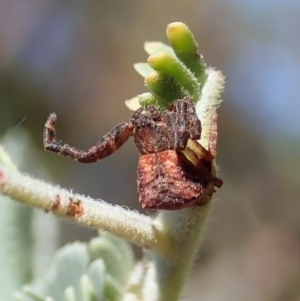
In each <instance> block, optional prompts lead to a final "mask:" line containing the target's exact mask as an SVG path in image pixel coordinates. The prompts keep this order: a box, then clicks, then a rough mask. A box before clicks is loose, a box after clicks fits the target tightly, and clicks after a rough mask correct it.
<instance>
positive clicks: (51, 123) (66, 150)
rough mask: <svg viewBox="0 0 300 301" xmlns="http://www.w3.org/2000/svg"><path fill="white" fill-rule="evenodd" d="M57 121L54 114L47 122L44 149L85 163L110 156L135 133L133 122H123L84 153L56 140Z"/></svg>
mask: <svg viewBox="0 0 300 301" xmlns="http://www.w3.org/2000/svg"><path fill="white" fill-rule="evenodd" d="M56 119H57V118H56V115H55V114H54V113H52V114H50V116H49V118H48V120H47V121H46V124H45V128H44V139H43V140H44V148H45V149H46V150H49V151H52V152H54V153H58V154H60V155H63V156H66V157H71V158H72V159H74V160H77V161H79V162H83V163H91V162H95V161H97V160H100V159H103V158H105V157H107V156H109V155H110V154H112V153H113V152H115V151H116V150H117V149H119V148H120V147H121V146H122V145H123V144H124V143H125V142H126V141H127V140H128V138H129V137H130V136H132V133H133V126H132V124H131V122H130V121H127V122H122V123H120V124H118V125H117V126H115V127H114V128H113V129H111V130H110V131H109V132H108V133H107V134H106V135H104V136H103V138H102V139H101V140H100V141H98V142H97V143H96V144H95V145H93V146H91V147H90V148H89V149H88V150H87V151H84V150H80V149H77V148H75V147H72V146H70V145H68V144H65V143H63V142H61V141H57V140H56V131H55V123H56Z"/></svg>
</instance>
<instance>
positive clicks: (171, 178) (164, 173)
mask: <svg viewBox="0 0 300 301" xmlns="http://www.w3.org/2000/svg"><path fill="white" fill-rule="evenodd" d="M137 182H138V193H139V202H140V203H141V204H142V207H143V208H150V209H167V210H178V209H181V208H184V207H186V206H187V205H191V204H192V203H193V202H195V201H196V200H197V199H198V198H199V197H200V196H201V194H202V193H203V191H204V189H205V184H206V183H205V181H203V179H201V178H197V175H195V174H193V173H191V172H190V170H189V169H188V168H187V166H185V164H184V162H183V160H181V159H180V156H179V155H178V154H177V152H176V151H173V150H167V151H162V152H159V153H157V154H149V155H144V156H141V157H140V160H139V165H138V180H137Z"/></svg>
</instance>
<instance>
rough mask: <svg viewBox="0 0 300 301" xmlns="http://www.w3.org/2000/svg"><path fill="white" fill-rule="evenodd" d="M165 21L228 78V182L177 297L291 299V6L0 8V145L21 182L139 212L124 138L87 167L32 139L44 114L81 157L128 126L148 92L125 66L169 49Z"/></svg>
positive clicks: (63, 3) (296, 15) (298, 75)
mask: <svg viewBox="0 0 300 301" xmlns="http://www.w3.org/2000/svg"><path fill="white" fill-rule="evenodd" d="M173 21H182V22H185V23H186V24H188V25H189V27H190V28H191V29H192V31H193V33H194V35H195V38H196V40H197V41H198V43H199V51H200V52H201V53H202V54H203V55H204V58H205V60H206V62H207V63H208V64H210V65H211V66H214V67H216V68H218V69H220V70H222V72H223V73H224V74H225V76H226V78H227V83H226V90H225V93H224V94H223V99H224V102H223V104H222V106H221V108H220V110H219V143H218V164H219V165H220V177H221V178H222V179H223V180H224V183H225V184H224V186H223V187H222V189H220V190H219V191H218V193H217V197H216V201H215V206H214V210H213V213H212V216H211V221H210V223H209V226H208V229H207V234H206V238H205V242H204V244H203V248H202V250H201V251H200V253H199V257H198V261H197V264H196V266H195V269H194V271H193V274H192V275H191V277H190V279H189V282H188V285H187V289H186V292H185V294H184V296H185V298H186V299H187V300H191V301H196V300H199V301H201V300H205V301H208V300H209V301H215V300H216V301H217V300H243V301H247V300H272V301H277V300H278V301H281V300H284V301H285V300H292V301H300V286H299V283H300V210H299V208H300V207H299V201H300V175H299V171H300V147H299V146H300V139H299V137H300V99H299V95H300V51H299V50H300V36H299V32H300V2H299V1H298V0H289V1H279V0H262V1H258V0H252V1H250V0H228V1H222V0H202V1H200V0H198V1H177V2H175V1H170V0H163V1H150V0H144V1H103V0H97V1H95V0H92V1H82V0H81V1H79V0H73V1H68V0H60V1H57V0H4V1H1V2H0V121H1V122H0V136H1V137H2V141H3V143H4V144H5V147H6V149H7V150H8V151H9V152H10V154H11V155H12V157H13V158H14V160H15V161H17V162H21V163H19V167H20V169H21V170H22V171H24V172H27V173H30V174H32V175H34V176H36V177H39V178H43V179H45V180H47V181H51V182H53V183H55V184H58V183H59V185H60V186H62V187H66V188H68V189H74V191H76V192H78V193H83V194H88V195H90V196H92V197H94V198H101V199H104V200H106V201H108V202H111V203H117V204H121V205H126V206H128V207H130V208H136V209H138V210H139V209H140V206H139V204H138V203H137V193H136V166H137V160H138V154H137V152H136V151H135V148H134V144H133V141H130V142H128V143H127V144H125V145H124V147H122V149H121V150H120V151H118V152H117V153H115V154H113V155H112V156H110V157H108V158H107V159H105V160H103V161H100V162H98V163H96V164H91V165H89V164H87V165H84V164H80V163H77V162H75V161H72V160H70V159H66V158H64V157H60V156H56V155H54V154H51V153H46V152H44V151H43V147H42V131H43V127H44V123H45V121H46V119H47V117H48V115H49V113H51V112H55V113H56V114H57V115H58V125H57V129H58V137H59V138H60V139H62V140H63V141H65V142H67V143H69V144H71V145H74V146H77V147H80V148H87V147H89V146H90V145H92V144H94V143H95V142H96V141H98V140H99V139H100V138H101V137H102V135H104V134H105V133H106V132H107V131H108V130H109V129H110V128H111V127H113V126H114V125H116V124H117V123H119V122H120V121H122V120H126V119H128V118H130V116H131V112H130V111H129V110H128V109H127V108H126V107H125V105H124V100H126V99H129V98H131V97H133V96H135V95H136V94H138V93H142V92H145V91H146V88H145V87H144V84H143V79H142V78H141V77H140V76H139V75H138V74H137V73H136V72H135V71H134V69H133V67H132V65H133V63H135V62H140V61H145V60H146V58H147V55H146V53H145V52H144V51H143V43H144V41H146V40H148V41H152V40H160V41H163V42H167V39H166V36H165V28H166V25H167V24H168V23H170V22H173ZM45 216H46V215H43V217H42V219H43V218H44V217H45ZM50 219H51V222H52V223H53V222H54V221H55V220H56V219H55V218H54V217H51V218H50ZM46 228H47V227H46V226H45V231H49V229H48V230H47V229H46ZM56 229H57V232H56V234H53V233H52V234H53V235H57V236H58V239H59V243H58V245H63V244H65V243H66V242H67V241H73V240H76V239H79V240H87V239H89V238H90V237H91V236H94V235H95V232H93V231H91V230H85V229H81V228H78V227H75V226H72V225H70V224H64V223H63V222H60V226H59V227H57V228H56ZM48 247H49V246H47V240H46V241H45V246H44V248H48ZM51 248H53V247H51Z"/></svg>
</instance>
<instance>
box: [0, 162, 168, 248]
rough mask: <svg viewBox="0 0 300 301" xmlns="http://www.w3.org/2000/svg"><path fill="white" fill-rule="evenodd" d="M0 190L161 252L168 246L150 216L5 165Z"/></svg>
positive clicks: (46, 209) (79, 222)
mask: <svg viewBox="0 0 300 301" xmlns="http://www.w3.org/2000/svg"><path fill="white" fill-rule="evenodd" d="M0 192H2V193H3V194H4V195H7V196H9V197H11V198H12V199H14V200H16V201H19V202H22V203H24V204H27V205H31V206H34V207H37V208H40V209H43V210H45V211H46V212H52V213H53V214H55V215H58V216H61V217H63V218H65V219H67V220H69V221H72V222H74V223H76V224H79V225H83V226H85V227H89V228H94V229H102V230H107V231H109V232H111V233H112V234H115V235H117V236H119V237H122V238H124V239H127V240H128V241H130V242H131V243H134V244H136V245H138V246H141V247H147V248H150V249H153V250H156V251H161V252H164V251H165V250H166V249H167V246H168V239H167V237H165V235H164V234H163V233H161V231H160V229H159V228H158V227H155V225H154V223H153V219H152V218H151V217H149V216H146V215H143V214H140V213H138V212H135V211H130V210H128V209H125V208H123V207H121V206H117V205H111V204H109V203H106V202H104V201H102V200H94V199H92V198H90V197H86V196H83V195H79V194H74V193H72V192H70V191H68V190H66V189H62V188H60V187H58V186H52V185H50V184H47V183H45V182H43V181H40V180H36V179H33V178H31V177H30V176H27V175H23V174H21V173H19V172H17V171H13V170H12V169H10V168H8V167H4V166H0Z"/></svg>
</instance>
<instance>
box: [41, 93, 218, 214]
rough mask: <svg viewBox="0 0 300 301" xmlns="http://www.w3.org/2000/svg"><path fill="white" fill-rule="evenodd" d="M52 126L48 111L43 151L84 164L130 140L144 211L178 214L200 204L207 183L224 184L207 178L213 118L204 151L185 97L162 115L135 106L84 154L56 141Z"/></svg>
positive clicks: (214, 135)
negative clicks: (128, 116) (136, 158)
mask: <svg viewBox="0 0 300 301" xmlns="http://www.w3.org/2000/svg"><path fill="white" fill-rule="evenodd" d="M55 123H56V115H55V114H54V113H53V114H51V115H50V116H49V118H48V120H47V122H46V124H45V129H44V139H43V140H44V147H45V149H46V150H49V151H52V152H55V153H58V154H61V155H63V156H68V157H71V158H72V159H74V160H77V161H79V162H83V163H90V162H95V161H97V160H100V159H103V158H105V157H107V156H109V155H110V154H112V153H113V152H115V151H116V150H117V149H119V147H121V146H122V145H123V144H124V143H125V142H126V141H127V139H128V138H129V137H130V136H133V137H134V142H135V144H136V148H137V150H138V152H139V153H140V155H141V156H140V158H139V163H138V179H137V184H138V194H139V202H140V203H141V205H142V207H143V208H149V209H164V210H178V209H182V208H185V207H188V206H191V205H193V204H195V205H201V202H202V201H201V196H202V195H203V193H204V191H205V188H206V187H207V185H208V184H209V183H213V184H214V186H216V187H221V186H222V184H223V182H222V181H221V180H220V179H218V178H216V177H214V176H213V175H212V160H213V159H214V156H215V147H216V140H217V130H216V118H214V123H213V126H212V134H211V141H210V150H209V151H208V150H206V149H205V148H204V147H202V146H201V145H200V144H199V143H198V142H197V141H196V140H198V139H200V135H201V123H200V120H199V119H198V117H197V115H196V112H195V108H194V104H193V100H192V99H191V98H189V97H186V98H183V99H178V100H175V101H174V102H172V104H171V105H170V106H169V108H168V109H167V110H165V111H163V112H160V111H158V110H157V109H156V108H155V107H149V108H148V109H145V108H139V109H138V110H137V111H135V112H134V113H133V116H132V118H131V119H130V120H129V121H124V122H122V123H120V124H119V125H117V126H116V127H114V128H113V129H111V130H110V131H109V132H108V133H107V134H106V135H104V136H103V138H102V139H101V140H100V141H98V142H97V143H96V144H95V145H93V146H92V147H90V148H89V149H88V150H87V151H83V150H80V149H77V148H74V147H71V146H69V145H67V144H64V143H62V142H61V141H58V140H56V132H55Z"/></svg>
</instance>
